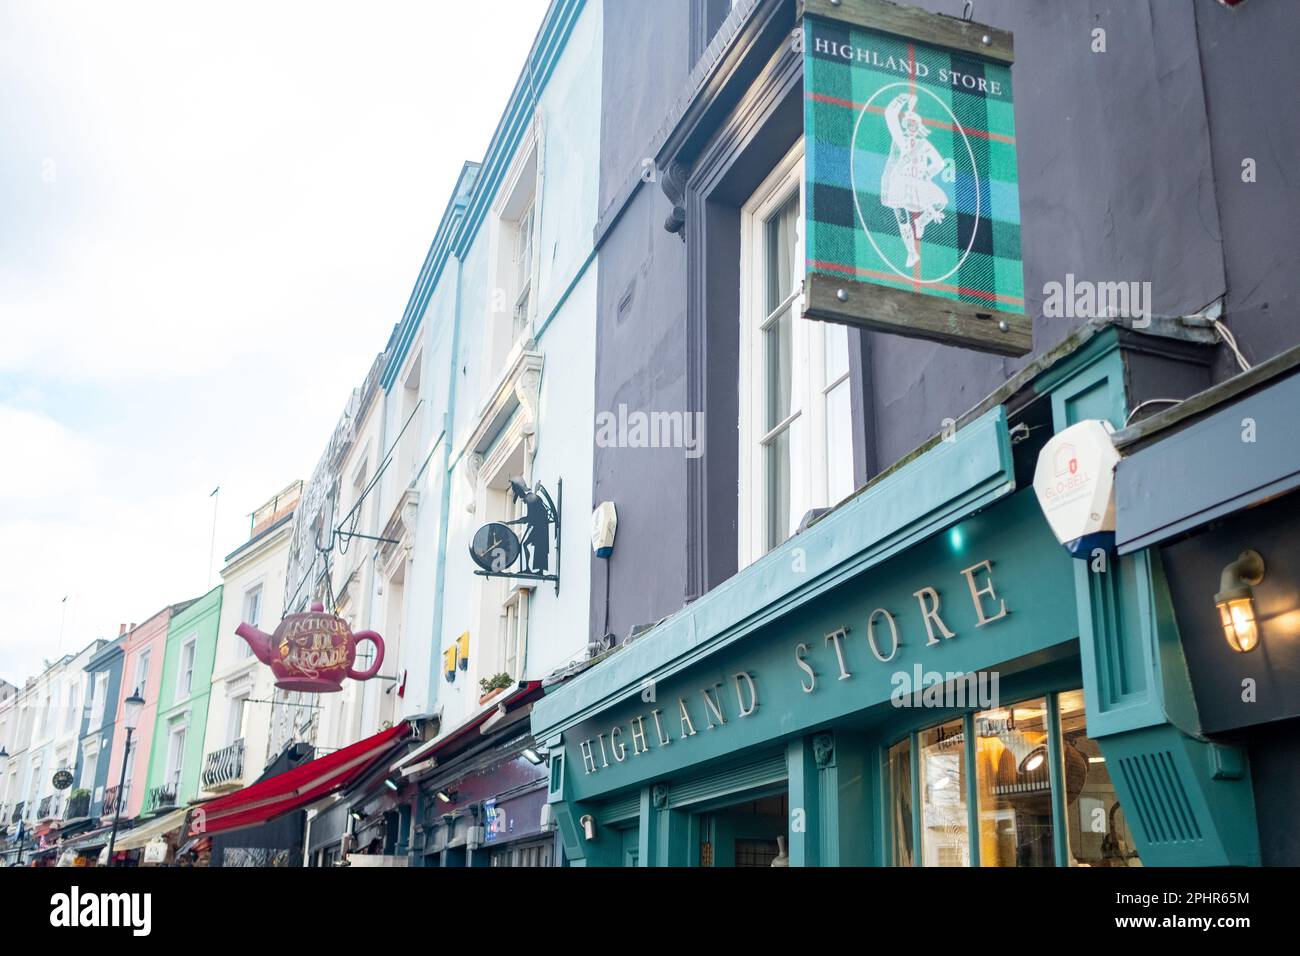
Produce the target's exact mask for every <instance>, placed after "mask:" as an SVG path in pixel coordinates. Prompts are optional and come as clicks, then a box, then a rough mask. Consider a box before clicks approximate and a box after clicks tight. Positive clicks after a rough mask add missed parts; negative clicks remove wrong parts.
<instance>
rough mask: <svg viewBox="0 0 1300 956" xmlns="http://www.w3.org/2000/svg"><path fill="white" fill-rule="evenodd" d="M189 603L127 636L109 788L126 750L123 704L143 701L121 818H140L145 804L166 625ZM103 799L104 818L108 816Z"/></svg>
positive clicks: (169, 609)
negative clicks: (139, 698)
mask: <svg viewBox="0 0 1300 956" xmlns="http://www.w3.org/2000/svg"><path fill="white" fill-rule="evenodd" d="M192 603H193V602H192V601H186V602H184V603H182V604H173V605H171V606H169V607H165V608H163V609H162V610H161V611H159V612H158V613H157V614H155V615H154V616H153V617H151V618H149V620H147V621H145V622H144V623H143V624H139V625H137V626H136V627H134V628H132V629H131V631H129V632H128V633H127V635H126V644H125V647H124V648H123V651H124V654H123V659H122V688H121V696H120V697H119V699H118V702H117V715H118V717H117V722H118V726H117V727H115V728H114V730H113V752H112V755H111V756H110V758H109V764H108V787H109V788H110V789H111V788H114V787H117V786H118V781H119V780H120V779H121V775H122V756H123V751H124V750H125V748H126V730H125V729H124V728H122V726H121V720H122V714H123V712H124V708H125V705H124V703H123V702H124V701H125V700H126V698H128V697H130V696H131V695H132V694H133V693H135V691H136V690H137V689H138V690H140V691H141V694H142V696H143V697H144V701H145V704H144V709H143V710H141V712H140V722H139V723H138V724H137V725H136V729H135V731H134V733H132V735H131V754H130V756H129V757H128V758H127V772H126V784H125V788H124V789H125V794H126V799H125V802H124V803H123V804H122V818H123V819H129V818H131V817H135V816H139V814H140V808H141V806H142V805H143V803H144V796H145V778H146V777H147V775H148V773H149V748H150V744H151V742H152V741H153V730H154V718H155V716H156V715H157V713H158V696H159V691H160V690H161V684H162V672H163V654H164V652H165V650H166V648H167V625H168V623H169V622H170V621H171V619H172V615H174V614H176V613H178V612H179V611H182V610H184V609H185V608H186V607H188V606H189V605H190V604H192ZM109 812H110V811H109V805H108V800H107V799H105V814H106V815H108V814H109Z"/></svg>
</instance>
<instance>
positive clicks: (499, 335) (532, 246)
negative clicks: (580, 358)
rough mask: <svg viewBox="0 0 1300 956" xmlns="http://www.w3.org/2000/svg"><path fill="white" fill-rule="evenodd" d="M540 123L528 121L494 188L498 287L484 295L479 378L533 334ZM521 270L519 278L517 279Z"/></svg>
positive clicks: (504, 363) (491, 377)
mask: <svg viewBox="0 0 1300 956" xmlns="http://www.w3.org/2000/svg"><path fill="white" fill-rule="evenodd" d="M539 125H540V124H538V123H531V124H529V127H528V129H527V131H526V132H525V133H524V136H523V138H522V139H521V140H520V143H519V146H518V148H517V149H516V151H515V158H514V161H513V162H512V163H511V165H510V166H509V168H508V170H507V172H506V174H505V176H504V177H503V179H502V183H501V187H500V189H499V191H498V196H499V197H500V198H499V199H498V200H497V201H496V203H495V204H494V205H493V207H492V218H493V220H495V226H494V229H493V238H492V245H493V249H492V253H491V261H492V263H493V266H492V268H493V270H494V272H495V275H496V282H495V283H494V285H495V286H496V288H497V289H498V290H500V292H499V294H495V295H492V296H490V297H489V304H488V310H489V320H490V325H489V328H490V330H491V331H490V334H489V335H488V337H487V338H488V341H489V347H488V350H487V355H488V357H489V358H488V365H489V374H487V375H485V376H484V377H483V381H484V382H485V383H492V382H495V381H496V380H497V378H498V377H499V376H500V374H501V372H502V371H503V370H504V369H506V368H508V367H509V365H510V362H511V356H512V355H514V354H515V352H516V350H517V349H518V348H520V347H521V343H523V342H526V341H527V340H528V339H530V338H531V337H532V330H533V323H534V321H535V319H536V317H537V308H538V285H539V282H538V279H539V273H540V269H539V265H540V261H541V259H540V253H539V242H538V240H539V239H540V238H541V232H540V227H541V198H542V149H541V141H542V137H541V136H540V135H539V132H538V127H539ZM525 221H528V222H529V228H530V231H531V235H530V237H529V240H528V242H526V243H522V242H521V241H520V239H521V227H522V225H523V223H524V222H525ZM521 248H522V249H524V250H526V251H527V253H528V262H526V263H521V262H520V261H519V255H520V251H521ZM521 273H522V275H523V277H524V278H523V279H522V280H521V279H520V278H519V276H520V274H521ZM525 295H526V296H527V299H526V301H525ZM521 303H523V305H524V315H523V316H522V319H520V318H519V317H518V316H517V312H518V309H519V306H520V304H521ZM489 387H490V386H489Z"/></svg>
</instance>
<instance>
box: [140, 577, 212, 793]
mask: <svg viewBox="0 0 1300 956" xmlns="http://www.w3.org/2000/svg"><path fill="white" fill-rule="evenodd" d="M221 595H222V586H221V585H217V586H216V587H215V588H213V589H212V590H211V591H209V592H208V593H207V594H205V595H203V597H201V598H199V599H198V600H196V601H195V602H194V603H193V604H191V605H189V607H187V608H186V609H185V610H184V611H182V612H181V613H179V614H177V615H175V616H173V617H172V619H171V621H170V622H169V623H168V627H167V645H166V650H165V652H164V657H163V669H162V684H161V686H160V688H159V697H158V713H157V718H156V719H155V721H154V728H153V745H152V747H150V751H149V772H148V776H147V778H146V783H145V786H146V792H145V799H144V806H143V809H142V813H143V814H144V815H151V814H156V813H158V812H160V811H164V810H168V809H171V808H173V807H183V806H185V805H186V804H187V803H189V802H190V801H192V800H193V799H194V798H195V797H196V796H197V795H198V792H199V773H200V771H201V770H202V764H203V736H204V730H205V728H206V726H207V719H208V697H209V694H210V692H211V689H212V666H213V661H214V659H215V657H216V649H217V626H218V622H219V620H220V616H221Z"/></svg>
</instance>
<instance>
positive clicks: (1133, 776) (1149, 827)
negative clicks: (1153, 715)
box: [1119, 750, 1202, 844]
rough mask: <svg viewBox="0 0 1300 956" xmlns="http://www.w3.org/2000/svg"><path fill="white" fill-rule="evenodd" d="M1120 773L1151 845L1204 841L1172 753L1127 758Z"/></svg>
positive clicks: (1135, 813)
mask: <svg viewBox="0 0 1300 956" xmlns="http://www.w3.org/2000/svg"><path fill="white" fill-rule="evenodd" d="M1119 769H1120V773H1121V775H1122V776H1123V777H1124V782H1125V783H1126V784H1127V785H1128V791H1129V793H1130V794H1132V801H1131V802H1132V816H1133V817H1134V818H1136V822H1137V824H1138V826H1139V827H1140V828H1141V829H1142V833H1143V836H1144V837H1145V838H1146V840H1147V841H1148V842H1149V843H1153V844H1172V843H1191V842H1194V841H1197V840H1200V839H1201V838H1202V837H1201V828H1200V826H1199V824H1197V822H1196V815H1195V814H1194V813H1192V805H1191V801H1190V800H1188V799H1187V790H1186V789H1185V788H1184V787H1183V781H1182V779H1181V778H1180V777H1179V776H1178V768H1177V766H1176V765H1175V764H1174V757H1173V754H1172V753H1170V752H1169V751H1168V750H1164V751H1159V752H1157V753H1150V754H1137V755H1135V756H1132V757H1123V758H1121V759H1120V761H1119ZM1125 809H1126V810H1127V809H1129V807H1128V806H1127V805H1126V806H1125Z"/></svg>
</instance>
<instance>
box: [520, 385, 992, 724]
mask: <svg viewBox="0 0 1300 956" xmlns="http://www.w3.org/2000/svg"><path fill="white" fill-rule="evenodd" d="M1014 490H1015V469H1014V465H1013V463H1012V456H1011V440H1010V437H1009V434H1008V431H1007V419H1006V410H1005V409H1004V408H1003V407H1002V406H1000V405H999V406H998V407H996V408H994V409H992V410H990V411H988V412H986V413H985V414H984V415H982V416H980V417H979V418H977V419H976V420H975V421H973V422H971V423H970V424H968V425H967V426H966V427H965V428H962V429H961V430H959V431H958V432H957V433H956V434H955V435H953V436H952V438H951V439H949V440H944V441H940V442H938V443H937V444H935V445H934V446H933V447H932V448H930V449H929V450H927V451H926V452H924V453H923V454H921V455H919V456H918V457H916V458H914V459H913V460H912V461H910V462H908V463H907V464H906V465H904V466H902V467H901V468H899V469H898V470H897V471H895V472H893V473H891V474H890V475H888V476H886V477H885V478H883V479H881V481H879V482H878V483H876V484H874V485H871V486H868V487H867V488H866V489H864V490H863V491H862V492H860V493H859V494H857V495H856V496H855V497H853V498H851V499H850V500H848V501H847V502H845V503H844V504H842V505H840V506H839V507H837V508H836V509H835V510H834V511H832V512H830V513H829V514H827V515H826V516H825V517H823V518H822V519H821V520H819V521H817V522H816V523H815V524H813V525H812V526H810V527H809V528H808V529H806V530H805V531H804V532H803V533H802V534H798V535H795V536H794V537H792V538H791V539H790V540H789V541H787V542H785V543H784V544H782V545H781V546H780V547H778V548H776V549H774V550H773V551H771V552H770V553H768V554H767V555H765V556H764V557H762V558H760V559H759V560H758V561H756V562H754V563H753V564H752V565H750V566H749V567H747V568H745V569H744V570H742V571H741V572H739V573H738V574H736V575H734V576H733V577H732V578H731V579H729V580H728V581H725V582H723V583H722V584H720V585H719V586H718V587H716V588H714V589H713V590H711V591H709V592H708V593H707V594H705V595H704V596H703V597H701V598H700V599H699V600H697V601H695V602H694V603H693V604H691V605H689V606H687V607H685V608H683V609H682V610H680V611H678V612H677V613H676V614H675V615H673V616H672V617H670V618H669V619H668V620H666V621H664V622H663V623H662V624H660V625H659V626H658V627H657V628H655V629H654V630H653V631H651V632H650V633H648V634H645V635H643V636H642V637H640V638H639V639H638V640H637V641H635V642H634V643H632V644H631V645H629V646H627V647H626V648H624V649H623V650H620V651H619V652H618V653H616V654H615V655H613V656H612V657H611V658H610V659H609V660H607V661H604V662H602V663H600V664H598V665H596V666H594V667H592V668H591V669H590V670H588V671H586V672H584V673H583V674H580V675H579V676H577V677H575V678H573V679H572V680H571V681H569V682H567V683H565V684H562V685H560V686H559V687H558V688H557V689H555V690H554V691H552V692H551V693H549V694H548V695H547V696H546V697H544V698H542V699H541V700H539V701H537V702H536V703H535V704H534V705H533V713H532V727H533V733H534V735H535V736H537V737H539V738H544V737H547V736H551V735H555V734H558V733H562V732H563V731H564V730H565V729H567V728H569V727H571V726H573V725H574V724H576V723H579V722H581V721H582V720H585V719H587V718H588V717H589V716H591V715H593V714H595V713H598V712H600V711H601V710H604V709H605V708H607V707H609V706H611V705H613V704H616V703H619V702H620V701H623V700H626V699H627V698H628V697H629V696H630V695H632V694H635V693H637V692H638V691H639V689H640V688H641V686H642V685H643V684H644V683H645V682H646V681H648V680H654V681H659V680H663V679H664V678H666V677H669V676H671V675H673V674H675V673H678V672H679V671H681V670H683V669H685V668H687V667H689V666H691V665H692V664H693V663H695V662H696V661H698V660H700V659H701V658H703V657H706V656H707V655H709V654H712V653H714V652H715V651H718V650H720V649H722V648H724V647H726V646H728V645H730V644H732V643H734V642H735V641H738V640H740V639H741V638H743V637H744V636H745V635H747V634H749V633H752V632H753V631H754V630H756V629H757V628H759V627H762V626H763V625H764V624H767V623H769V622H771V621H773V620H775V619H777V618H779V617H781V616H782V615H785V614H789V613H790V612H792V611H794V610H796V609H797V608H799V607H800V606H802V605H804V604H806V603H807V602H809V601H811V600H813V599H814V598H816V597H817V596H818V595H820V594H823V593H824V592H826V591H828V590H830V589H831V588H834V587H836V586H837V585H840V584H842V583H844V582H845V581H846V580H848V579H850V578H852V577H854V576H856V575H859V574H861V573H863V572H864V571H866V570H868V569H869V568H872V567H875V566H876V565H879V564H881V563H882V562H884V561H887V560H889V559H890V558H891V557H893V556H895V555H897V554H899V553H900V552H902V551H904V550H906V549H907V548H909V547H911V546H912V545H914V544H917V543H919V542H920V541H922V540H924V539H925V538H927V537H929V536H931V535H933V534H935V533H936V532H938V531H941V530H943V529H944V528H946V527H948V526H949V525H951V524H954V523H956V522H958V521H960V520H962V519H963V518H965V517H967V516H969V515H971V514H973V513H975V512H976V511H979V510H982V509H983V508H986V507H988V506H989V505H990V504H992V503H993V502H995V501H998V500H999V499H1001V498H1003V497H1005V496H1006V495H1009V494H1010V493H1011V492H1013V491H1014Z"/></svg>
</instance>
